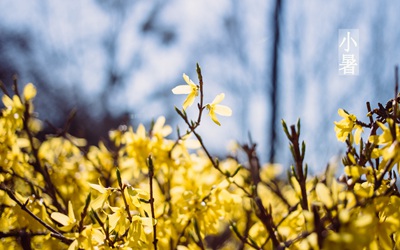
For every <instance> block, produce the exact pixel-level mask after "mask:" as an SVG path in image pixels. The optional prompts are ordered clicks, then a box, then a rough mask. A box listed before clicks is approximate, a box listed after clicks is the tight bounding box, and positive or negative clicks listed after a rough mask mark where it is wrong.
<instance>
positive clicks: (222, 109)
mask: <svg viewBox="0 0 400 250" xmlns="http://www.w3.org/2000/svg"><path fill="white" fill-rule="evenodd" d="M214 112H215V113H217V114H219V115H223V116H231V115H232V110H231V109H230V108H229V107H228V106H225V105H215V106H214Z"/></svg>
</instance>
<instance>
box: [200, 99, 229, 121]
mask: <svg viewBox="0 0 400 250" xmlns="http://www.w3.org/2000/svg"><path fill="white" fill-rule="evenodd" d="M224 98H225V94H224V93H221V94H219V95H217V96H216V97H215V98H214V101H213V102H212V103H209V104H207V105H206V108H207V109H208V111H209V113H208V114H209V115H210V117H211V119H212V120H213V121H214V122H215V123H216V124H217V125H219V126H221V123H219V121H218V118H217V115H216V114H219V115H223V116H231V115H232V110H231V109H230V108H229V107H227V106H224V105H219V103H220V102H221V101H222V100H224Z"/></svg>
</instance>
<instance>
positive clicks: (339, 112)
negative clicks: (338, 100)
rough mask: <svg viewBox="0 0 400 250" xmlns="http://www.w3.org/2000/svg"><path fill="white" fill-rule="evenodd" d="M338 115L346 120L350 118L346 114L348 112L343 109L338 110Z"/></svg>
mask: <svg viewBox="0 0 400 250" xmlns="http://www.w3.org/2000/svg"><path fill="white" fill-rule="evenodd" d="M338 114H339V115H340V116H341V117H343V118H346V117H347V116H348V114H347V113H346V111H344V110H343V109H339V110H338Z"/></svg>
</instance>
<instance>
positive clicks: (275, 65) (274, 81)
mask: <svg viewBox="0 0 400 250" xmlns="http://www.w3.org/2000/svg"><path fill="white" fill-rule="evenodd" d="M281 4H282V1H281V0H276V2H275V12H274V17H273V20H272V25H273V29H272V31H273V32H274V43H273V47H272V48H273V51H272V61H271V62H272V73H271V88H270V93H269V94H270V97H271V123H270V145H271V149H270V155H269V162H270V163H273V162H275V154H276V152H275V151H276V147H277V145H276V143H277V134H276V131H277V126H278V124H279V123H278V121H277V115H278V114H277V113H278V108H279V107H278V93H279V92H278V90H279V89H278V73H279V52H278V49H279V17H280V15H281ZM267 145H268V143H267Z"/></svg>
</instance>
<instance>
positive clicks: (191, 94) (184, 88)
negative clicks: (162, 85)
mask: <svg viewBox="0 0 400 250" xmlns="http://www.w3.org/2000/svg"><path fill="white" fill-rule="evenodd" d="M183 79H184V80H185V82H186V83H187V85H179V86H176V87H175V88H173V89H172V93H174V94H175V95H181V94H185V95H188V96H187V97H186V100H185V101H184V102H183V109H184V110H185V109H186V108H187V107H189V106H190V105H192V104H193V102H194V99H195V98H196V96H198V95H199V86H198V85H196V84H194V83H193V81H192V80H190V78H189V77H188V76H187V75H186V74H183Z"/></svg>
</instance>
